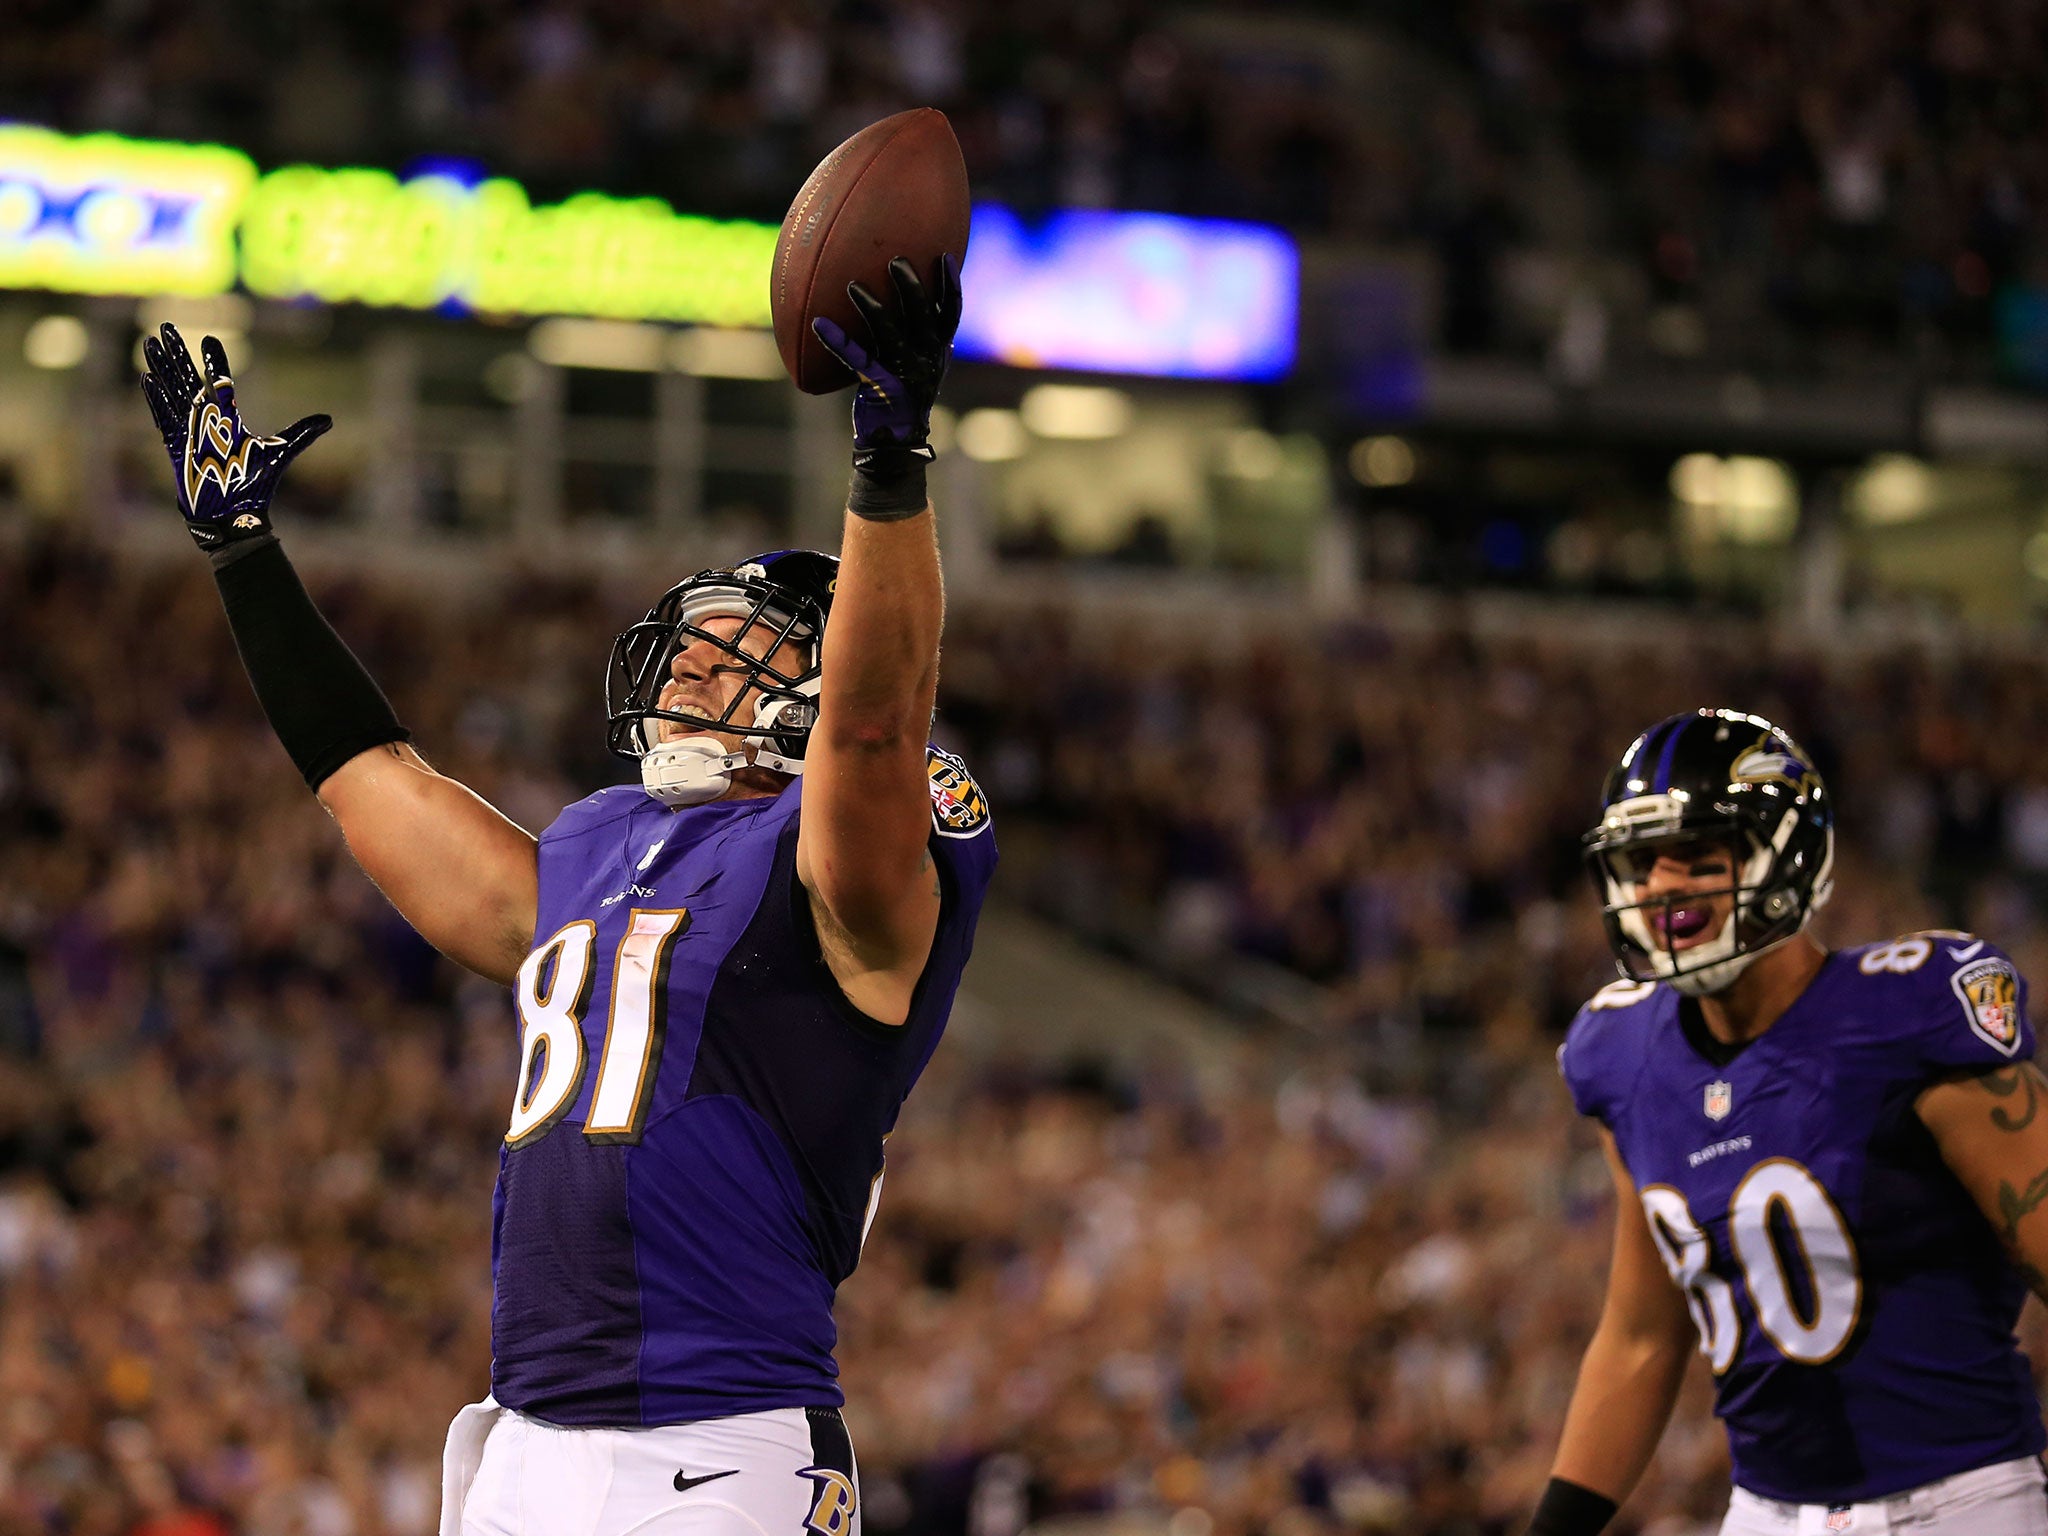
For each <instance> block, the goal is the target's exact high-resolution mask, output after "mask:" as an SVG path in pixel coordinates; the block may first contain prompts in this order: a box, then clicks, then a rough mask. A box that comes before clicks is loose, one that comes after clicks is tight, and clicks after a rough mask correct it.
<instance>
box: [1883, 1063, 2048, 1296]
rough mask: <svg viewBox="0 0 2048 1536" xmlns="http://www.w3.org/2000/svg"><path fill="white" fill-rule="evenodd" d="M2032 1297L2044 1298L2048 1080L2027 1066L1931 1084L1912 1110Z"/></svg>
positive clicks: (2047, 1280) (2047, 1284) (2047, 1287)
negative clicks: (1981, 1211) (2006, 1254)
mask: <svg viewBox="0 0 2048 1536" xmlns="http://www.w3.org/2000/svg"><path fill="white" fill-rule="evenodd" d="M1913 1107H1914V1109H1915V1111H1916V1112H1917V1113H1918V1114H1919V1116H1920V1120H1921V1123H1922V1124H1923V1125H1925V1126H1926V1127H1927V1129H1928V1130H1929V1131H1930V1132H1932V1133H1933V1135H1934V1140H1935V1144H1936V1145H1937V1146H1939V1147H1940V1148H1941V1156H1942V1161H1944V1162H1946V1163H1947V1164H1948V1166H1949V1169H1950V1171H1951V1172H1953V1173H1954V1174H1955V1176H1956V1177H1957V1178H1958V1179H1960V1180H1961V1181H1962V1184H1963V1187H1964V1188H1965V1189H1967V1190H1968V1191H1969V1192H1970V1196H1971V1198H1972V1199H1974V1200H1975V1201H1976V1202H1977V1204H1978V1206H1979V1207H1980V1208H1981V1209H1982V1210H1983V1212H1984V1215H1985V1218H1986V1219H1987V1220H1989V1221H1990V1223H1991V1225H1992V1227H1993V1228H1994V1229H1995V1230H1996V1231H1997V1233H1998V1236H1999V1240H2000V1241H2001V1242H2003V1243H2004V1244H2005V1248H2006V1251H2007V1252H2008V1253H2009V1254H2011V1255H2012V1260H2013V1263H2014V1264H2016V1265H2017V1266H2018V1267H2019V1271H2020V1273H2021V1274H2023V1275H2025V1276H2026V1278H2027V1284H2028V1285H2030V1286H2032V1287H2033V1289H2034V1293H2035V1294H2036V1295H2038V1296H2041V1297H2042V1298H2043V1299H2044V1300H2048V1078H2044V1077H2043V1076H2042V1075H2041V1071H2040V1069H2039V1068H2038V1067H2036V1066H2035V1065H2034V1064H2033V1063H2032V1062H2018V1063H2015V1064H2014V1065H2012V1066H2009V1067H1992V1068H1989V1069H1987V1070H1984V1071H1981V1072H1974V1073H1971V1074H1969V1075H1967V1076H1959V1077H1953V1078H1949V1079H1946V1080H1944V1081H1942V1082H1939V1083H1936V1084H1935V1085H1934V1086H1932V1087H1931V1088H1928V1089H1926V1090H1925V1091H1924V1092H1922V1093H1921V1095H1920V1097H1919V1099H1918V1100H1917V1101H1916V1102H1915V1104H1914V1106H1913Z"/></svg>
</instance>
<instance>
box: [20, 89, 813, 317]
mask: <svg viewBox="0 0 2048 1536" xmlns="http://www.w3.org/2000/svg"><path fill="white" fill-rule="evenodd" d="M775 236H776V230H775V227H774V226H773V225H770V224H756V223H751V222H747V221H743V220H719V219H703V218H694V217H691V216H689V215H686V214H678V213H676V212H675V211H674V210H673V209H671V208H670V207H669V206H668V204H666V203H664V202H662V201H660V200H659V199H657V198H651V197H650V198H616V197H607V196H604V195H602V194H600V193H596V192H583V193H579V194H577V195H576V196H574V197H571V198H569V199H567V200H566V201H564V202H561V203H557V204H554V205H551V206H547V207H540V208H536V207H534V206H533V205H532V204H531V203H530V202H528V200H527V197H526V192H525V189H524V188H522V187H521V186H520V185H519V184H518V183H517V182H515V181H508V180H504V179H494V180H490V181H485V182H483V183H481V184H480V185H477V186H467V185H465V184H463V183H462V182H459V181H457V180H454V179H453V178H450V177H447V176H439V175H427V176H419V177H415V178H413V179H411V180H409V181H400V180H399V179H398V178H397V177H395V176H393V175H391V174H390V173H389V172H386V171H376V170H361V169H352V170H322V169H319V168H317V167H314V166H303V165H302V166H288V167H286V168H284V169H282V170H277V171H272V172H270V173H269V174H267V175H263V176H258V175H257V173H256V169H255V167H254V166H253V165H252V164H251V163H250V161H249V159H248V157H247V156H245V155H242V154H239V153H237V152H236V151H234V150H230V149H223V148H220V147H218V146H214V145H184V144H151V143H142V142H139V141H136V140H132V139H123V138H119V137H117V136H114V135H111V134H96V135H93V136H90V137H87V138H67V137H65V136H64V135H62V134H56V133H51V132H48V131H47V130H44V129H40V128H26V127H11V126H0V287H9V288H42V289H51V290H55V291H58V292H67V293H122V294H135V295H149V294H165V293H177V294H202V293H221V292H225V291H226V290H227V289H228V288H230V287H232V286H233V285H234V283H235V281H236V279H237V278H238V277H239V279H240V281H241V283H242V284H243V286H245V287H246V288H247V289H248V290H249V291H250V292H251V293H254V294H258V295H260V296H262V297H265V298H276V299H299V298H311V299H317V300H319V301H321V302H323V303H329V304H347V303H355V304H367V305H371V306H375V307H382V308H395V309H435V308H439V307H441V306H444V305H449V304H453V305H456V306H459V307H461V308H463V309H469V310H475V311H478V312H481V313H486V314H504V315H599V316H604V317H607V318H613V319H621V320H662V321H671V322H689V323H695V324H702V325H721V326H765V325H767V324H768V323H769V316H768V269H769V265H770V262H771V260H772V258H773V255H774V250H775Z"/></svg>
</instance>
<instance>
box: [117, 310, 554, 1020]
mask: <svg viewBox="0 0 2048 1536" xmlns="http://www.w3.org/2000/svg"><path fill="white" fill-rule="evenodd" d="M143 350H144V354H145V360H146V361H147V363H148V365H149V372H148V373H147V374H145V375H144V377H143V380H142V387H143V393H144V394H145V396H146V397H147V398H148V400H149V408H150V414H151V415H152V416H153V417H154V418H155V419H156V424H157V429H158V431H160V432H161V433H162V434H163V439H164V447H165V449H166V450H167V451H168V452H169V454H170V457H171V470H172V475H173V477H174V479H175V481H176V484H177V492H178V506H179V510H180V511H181V512H182V513H183V514H184V517H185V526H186V527H187V528H188V529H189V530H190V531H191V534H192V537H193V539H194V541H195V542H196V543H197V544H198V545H199V547H200V548H201V549H203V550H205V551H206V552H207V555H208V557H209V558H210V559H211V561H212V562H213V570H214V579H215V581H216V583H217V584H218V585H219V587H220V593H221V600H222V603H223V605H224V606H225V608H226V610H227V616H228V627H229V628H230V629H231V630H232V631H233V633H234V637H235V646H236V648H237V649H238V650H239V651H240V652H241V654H242V662H243V665H244V666H245V667H246V668H247V669H248V672H249V681H250V682H251V684H252V685H253V686H254V687H255V690H256V697H257V700H258V702H260V703H261V704H262V706H263V712H264V714H265V715H267V716H268V717H269V719H270V723H271V727H272V729H274V730H275V731H276V732H277V736H278V740H279V741H280V742H281V743H282V744H283V746H284V749H285V751H286V753H287V754H289V755H290V757H291V759H292V762H293V763H294V765H295V766H296V767H297V768H298V770H299V772H300V774H301V775H302V776H303V777H304V778H305V780H306V784H307V786H308V787H309V788H311V789H312V790H314V791H315V792H316V793H318V794H319V796H320V798H321V801H322V803H323V804H325V805H326V807H327V808H328V810H329V811H330V812H331V813H332V814H333V815H334V817H335V818H336V820H338V821H339V822H340V823H341V828H342V835H343V836H344V837H345V838H346V839H347V840H348V844H349V848H350V850H351V851H352V852H353V853H354V854H355V856H356V859H357V861H358V862H359V863H360V864H361V865H362V866H363V868H364V870H365V871H366V872H367V873H368V874H369V876H370V878H371V879H372V880H374V881H376V883H377V884H378V886H379V887H380V888H382V890H383V891H384V893H385V894H386V895H387V896H388V897H390V899H391V902H392V904H393V905H394V906H396V907H397V908H398V910H399V912H400V913H401V914H402V915H403V916H404V917H405V919H406V921H408V922H409V923H411V924H412V925H413V926H414V927H415V928H417V929H418V930H419V931H420V933H421V934H422V935H423V936H424V937H425V938H426V939H427V941H428V942H429V943H430V944H432V945H433V946H434V947H435V948H436V949H439V950H440V951H441V952H442V953H443V954H445V955H447V956H448V957H449V958H450V959H452V960H454V961H456V962H457V963H459V964H462V965H466V966H468V967H469V968H470V969H471V970H474V971H477V972H478V973H480V974H482V975H484V976H488V977H490V978H491V979H493V980H495V981H503V982H508V983H509V982H510V981H511V980H512V978H513V976H514V975H515V974H516V973H517V971H518V969H519V964H520V961H521V959H522V958H523V957H524V956H525V954H526V951H527V948H528V946H529V944H530V942H531V939H532V934H533V923H534V913H535V910H536V903H537V899H538V898H537V888H538V874H537V860H536V846H535V843H534V840H533V838H532V837H531V836H530V835H529V834H527V833H526V832H523V831H521V830H520V829H519V828H518V827H516V826H514V825H513V824H512V823H511V822H510V821H508V820H506V819H505V817H503V816H502V815H500V814H499V813H498V812H497V811H495V810H493V809H492V808H491V807H490V806H489V805H487V804H485V803H484V801H483V800H481V799H479V798H478V797H477V796H476V795H474V794H471V793H470V792H469V791H468V790H466V789H464V788H463V787H462V786H461V785H459V784H457V783H455V782H454V781H453V780H452V779H448V778H444V777H443V776H442V775H440V774H437V773H435V772H434V771H433V770H432V769H431V768H429V767H428V766H427V765H426V763H425V761H424V760H423V759H421V757H420V755H419V754H418V753H417V752H415V751H413V749H412V748H411V747H410V746H408V745H406V744H405V743H406V739H407V735H408V733H407V731H406V729H405V727H403V726H402V725H400V724H399V723H398V717H397V716H396V715H395V714H394V713H393V712H392V709H391V705H390V704H389V703H388V702H387V701H386V700H385V698H384V695H383V693H382V692H381V691H380V690H379V689H378V687H377V685H376V683H375V682H374V681H373V680H372V679H371V677H370V675H369V673H368V672H366V671H365V670H364V669H363V665H362V663H361V662H359V661H358V660H357V659H356V658H355V656H354V655H353V654H352V653H351V652H350V651H349V648H348V647H347V645H345V644H344V643H343V642H342V640H341V637H340V636H339V635H337V634H335V632H334V630H333V629H332V628H330V627H329V625H328V623H327V621H326V620H325V619H323V618H322V617H321V616H320V612H319V610H318V609H317V608H315V607H314V606H313V600H312V599H311V598H310V597H309V596H307V594H306V589H305V587H304V586H303V585H302V584H301V583H300V581H299V578H298V575H297V573H296V572H294V571H293V570H292V566H291V562H290V561H289V560H287V559H286V558H285V554H284V549H283V547H282V546H281V545H280V544H279V543H278V541H277V536H276V534H275V533H273V532H272V531H271V526H270V501H271V497H272V496H273V495H275V494H276V490H277V484H278V481H279V479H280V478H281V477H282V476H283V474H284V471H285V469H286V468H287V467H288V466H289V465H290V464H291V462H292V460H293V459H294V458H296V457H297V456H298V454H299V453H300V451H301V450H302V449H304V448H305V447H306V445H307V444H309V443H311V442H312V441H313V440H314V439H315V438H317V437H319V436H320V434H321V433H323V432H325V431H326V430H327V428H328V426H329V425H330V422H329V420H328V418H327V417H325V416H309V417H307V418H306V419H305V420H303V421H300V422H296V423H294V424H293V425H292V426H290V427H287V428H286V429H285V430H284V432H283V433H282V434H281V435H279V436H277V437H267V438H266V437H256V436H254V435H252V434H251V433H250V432H249V431H248V429H247V428H246V427H245V426H244V425H243V423H242V418H241V413H240V411H239V410H238V408H237V407H236V404H235V388H234V381H233V380H232V378H230V376H229V373H228V360H227V354H226V353H225V351H223V350H222V348H221V344H220V343H219V342H218V341H216V340H214V339H213V338H212V337H211V336H209V337H207V338H206V339H205V340H204V342H203V343H202V344H201V350H202V352H203V353H204V356H205V360H206V377H205V378H204V379H201V377H200V375H199V371H198V369H197V368H196V367H195V366H194V365H193V362H192V357H191V354H190V353H189V352H188V351H187V350H186V348H185V343H184V340H183V338H182V337H180V336H179V335H178V332H177V329H176V328H175V327H173V326H169V325H166V326H165V327H164V328H163V334H162V337H161V338H157V337H151V338H149V339H148V340H147V341H145V342H144V344H143Z"/></svg>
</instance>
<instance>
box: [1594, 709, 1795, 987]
mask: <svg viewBox="0 0 2048 1536" xmlns="http://www.w3.org/2000/svg"><path fill="white" fill-rule="evenodd" d="M1600 802H1601V812H1600V824H1599V825H1598V826H1596V827H1594V828H1593V830H1592V831H1590V832H1588V833H1587V834H1586V837H1585V848H1586V862H1587V865H1588V868H1589V870H1590V872H1591V874H1592V876H1593V884H1594V887H1595V888H1596V889H1597V890H1598V891H1599V893H1600V899H1601V916H1602V918H1603V919H1604V921H1605V922H1606V925H1607V941H1608V944H1609V946H1610V947H1611V948H1612V949H1613V951H1614V956H1615V960H1616V962H1617V963H1618V964H1619V966H1620V969H1621V973H1622V974H1623V975H1624V976H1627V977H1629V978H1631V979H1632V980H1636V981H1668V982H1669V983H1671V985H1672V986H1673V987H1675V988H1677V989H1678V990H1679V991H1681V992H1684V993H1686V994H1688V995H1689V996H1694V997H1698V996H1703V995H1706V994H1710V993H1714V992H1719V991H1722V990H1723V989H1724V988H1726V987H1728V986H1730V985H1731V984H1732V983H1733V982H1734V981H1735V978H1736V977H1738V976H1740V975H1741V974H1742V972H1743V971H1744V970H1746V969H1747V968H1748V966H1749V964H1750V962H1751V961H1753V960H1754V959H1756V957H1757V956H1758V955H1760V954H1762V953H1764V952H1765V951H1766V950H1768V949H1771V948H1774V947H1775V946H1777V945H1779V944H1782V943H1784V942H1785V941H1786V940H1787V939H1789V938H1791V937H1792V936H1793V935H1794V934H1796V933H1798V932H1799V931H1800V930H1801V929H1803V928H1805V926H1806V925H1807V923H1808V922H1809V921H1811V920H1812V917H1813V914H1814V912H1815V911H1817V910H1818V909H1819V908H1820V907H1821V906H1822V905H1823V904H1824V903H1825V902H1826V901H1827V899H1828V897H1829V895H1830V894H1831V893H1832V890H1833V870H1834V854H1835V833H1834V810H1833V807H1832V805H1831V804H1830V802H1829V800H1828V794H1827V789H1826V786H1824V785H1823V784H1822V783H1821V779H1820V775H1819V774H1818V773H1817V772H1815V771H1814V768H1813V766H1812V760H1811V759H1810V758H1808V756H1807V755H1806V753H1805V752H1804V751H1803V750H1802V749H1801V748H1800V747H1799V746H1798V744H1797V743H1796V742H1794V741H1793V740H1792V738H1791V737H1789V736H1787V735H1786V734H1785V733H1784V732H1783V731H1780V730H1779V729H1778V728H1777V727H1776V726H1774V725H1772V724H1771V723H1770V722H1769V721H1768V720H1764V719H1762V718H1760V717H1758V716H1756V715H1745V714H1741V713H1738V712H1737V711H1734V710H1727V709H1702V710H1697V711H1695V712H1693V713H1691V714H1685V715H1674V716H1672V717H1671V718H1670V719H1668V720H1662V721H1659V722H1658V723H1657V724H1656V725H1653V726H1651V727H1650V729H1649V730H1647V731H1645V732H1644V733H1643V734H1642V735H1640V736H1638V737H1637V738H1636V739H1635V740H1634V741H1633V742H1631V743H1630V744H1629V748H1628V750H1627V751H1626V752H1625V753H1623V754H1622V758H1621V761H1620V762H1619V763H1617V764H1616V765H1615V766H1614V768H1613V769H1612V770H1611V771H1610V772H1609V773H1608V775H1607V783H1606V785H1605V787H1604V788H1603V790H1602V792H1601V797H1600ZM1721 850H1725V854H1720V856H1722V857H1725V859H1726V861H1727V864H1728V880H1727V882H1726V884H1724V885H1718V886H1714V887H1712V888H1704V889H1697V888H1696V889H1682V890H1675V891H1665V892H1660V893H1657V894H1650V893H1648V892H1647V891H1646V890H1645V889H1644V887H1645V885H1646V884H1647V882H1648V879H1649V875H1650V871H1651V870H1652V869H1653V868H1654V867H1655V865H1656V862H1657V858H1658V856H1659V854H1660V853H1662V854H1671V853H1674V852H1676V853H1678V854H1679V855H1680V856H1681V857H1684V858H1686V859H1688V860H1694V861H1696V860H1698V859H1700V858H1701V857H1703V856H1707V855H1714V854H1719V853H1720V851H1721ZM1691 884H1693V882H1688V885H1691ZM1724 900H1725V901H1726V902H1727V904H1728V911H1727V915H1726V917H1725V918H1724V919H1723V920H1722V922H1721V925H1720V928H1719V930H1718V931H1717V932H1715V933H1714V934H1713V935H1712V936H1711V937H1710V938H1707V939H1705V940H1704V941H1701V942H1697V943H1686V942H1685V941H1687V940H1689V939H1694V938H1697V937H1698V934H1699V933H1700V932H1701V931H1702V930H1701V928H1700V926H1699V925H1700V923H1701V922H1702V920H1703V919H1702V913H1701V909H1702V908H1713V907H1718V906H1720V905H1721V903H1722V902H1723V901H1724ZM1682 943H1683V944H1685V947H1683V948H1681V947H1679V946H1680V945H1681V944H1682Z"/></svg>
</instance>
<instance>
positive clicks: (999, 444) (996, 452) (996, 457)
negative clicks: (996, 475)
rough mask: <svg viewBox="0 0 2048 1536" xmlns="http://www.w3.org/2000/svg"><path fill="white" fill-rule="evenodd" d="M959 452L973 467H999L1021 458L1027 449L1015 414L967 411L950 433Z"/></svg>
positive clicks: (1020, 419)
mask: <svg viewBox="0 0 2048 1536" xmlns="http://www.w3.org/2000/svg"><path fill="white" fill-rule="evenodd" d="M954 441H955V442H956V443H957V444H958V445H959V448H960V451H961V452H962V453H964V454H966V455H967V457H968V458H970V459H973V460H974V461H975V462H976V463H977V464H1002V463H1007V462H1008V461H1009V460H1011V459H1021V458H1023V457H1024V450H1025V449H1027V448H1028V447H1030V446H1031V441H1030V438H1029V436H1028V435H1027V434H1026V433H1025V431H1024V422H1023V420H1022V418H1020V417H1019V416H1018V415H1017V413H1016V412H1015V411H997V410H987V409H984V410H979V411H969V412H968V413H967V414H966V415H965V416H962V417H961V418H960V425H959V427H958V428H957V429H956V430H955V432H954Z"/></svg>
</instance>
